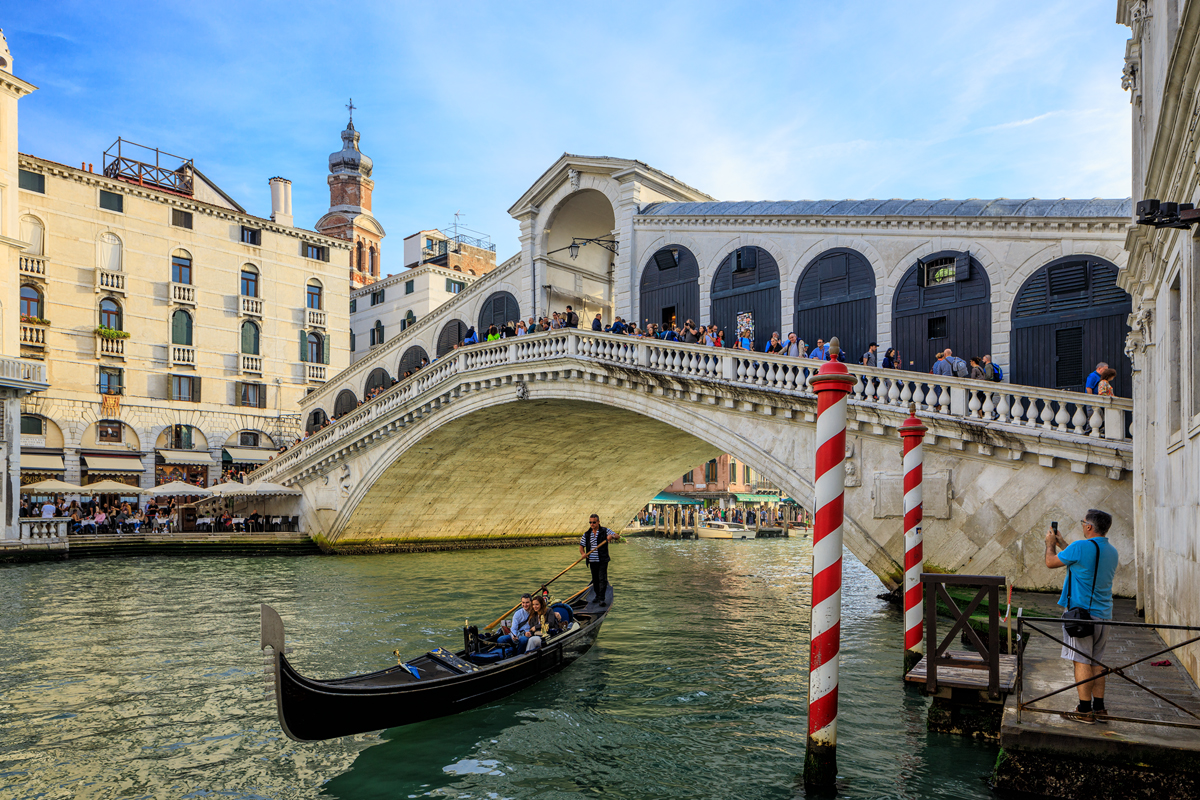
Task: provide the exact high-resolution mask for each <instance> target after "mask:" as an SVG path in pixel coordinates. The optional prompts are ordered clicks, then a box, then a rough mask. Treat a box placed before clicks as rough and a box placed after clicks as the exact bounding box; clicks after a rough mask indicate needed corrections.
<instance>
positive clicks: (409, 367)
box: [396, 344, 429, 375]
mask: <svg viewBox="0 0 1200 800" xmlns="http://www.w3.org/2000/svg"><path fill="white" fill-rule="evenodd" d="M427 363H429V354H428V353H426V352H425V348H424V347H421V346H420V345H419V344H414V345H413V346H412V347H410V348H408V349H407V350H405V351H404V355H402V356H401V357H400V366H398V367H396V374H397V375H404V374H405V373H407V372H415V371H417V370H418V369H420V368H421V366H422V364H427Z"/></svg>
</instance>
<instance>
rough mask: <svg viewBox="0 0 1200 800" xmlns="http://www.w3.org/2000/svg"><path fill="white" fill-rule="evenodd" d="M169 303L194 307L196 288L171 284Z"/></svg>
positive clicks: (184, 284)
mask: <svg viewBox="0 0 1200 800" xmlns="http://www.w3.org/2000/svg"><path fill="white" fill-rule="evenodd" d="M171 302H172V303H181V304H183V305H188V306H194V305H196V287H195V286H192V285H191V284H189V283H175V282H172V283H171Z"/></svg>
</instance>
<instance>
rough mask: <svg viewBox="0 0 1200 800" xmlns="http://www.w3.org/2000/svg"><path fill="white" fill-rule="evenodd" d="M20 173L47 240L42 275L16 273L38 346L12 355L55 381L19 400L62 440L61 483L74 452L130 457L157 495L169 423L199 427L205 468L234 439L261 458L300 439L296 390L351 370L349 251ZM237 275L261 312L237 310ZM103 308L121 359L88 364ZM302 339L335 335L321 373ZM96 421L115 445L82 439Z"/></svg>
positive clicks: (339, 244) (184, 201) (73, 175)
mask: <svg viewBox="0 0 1200 800" xmlns="http://www.w3.org/2000/svg"><path fill="white" fill-rule="evenodd" d="M21 168H22V169H24V170H28V171H30V172H35V173H38V174H41V175H44V176H45V189H46V191H45V193H44V194H42V193H38V192H33V191H24V190H23V191H21V192H20V197H19V206H20V214H21V215H22V216H31V217H34V218H36V219H37V220H38V221H39V222H40V224H41V225H42V227H43V228H44V231H45V233H44V238H43V241H44V248H43V253H44V255H43V257H42V261H43V262H44V270H45V272H44V276H40V277H39V276H34V275H30V274H23V275H22V283H25V284H29V285H36V286H37V287H38V288H39V289H40V290H41V292H42V293H43V311H42V317H43V318H45V319H46V320H48V321H49V325H46V326H37V327H39V328H40V330H41V332H42V334H43V335H44V346H43V347H27V348H23V353H22V354H23V355H24V356H26V357H30V358H42V359H44V360H45V363H46V365H47V367H48V371H49V379H50V382H51V388H50V390H49V391H47V392H46V393H45V394H44V395H41V396H38V397H36V398H30V399H27V400H26V402H25V406H24V410H25V412H26V413H33V414H36V415H39V416H42V417H44V418H45V419H48V420H49V421H51V422H52V423H54V425H55V427H56V428H58V429H59V430H61V432H62V435H63V438H64V444H63V450H64V456H65V465H66V476H65V477H66V480H68V481H73V480H78V478H79V476H80V474H79V471H80V463H79V450H80V449H81V448H83V449H92V448H93V447H94V448H95V449H96V450H109V451H116V452H124V453H134V454H138V455H140V456H141V457H142V460H143V463H144V465H145V471H144V473H143V474H142V476H141V484H142V485H143V486H151V485H153V465H154V446H155V443H156V442H157V441H158V439H159V437H160V435H161V434H162V432H163V430H164V429H166V428H168V427H169V426H171V425H174V424H187V425H192V426H195V427H196V428H198V429H199V430H200V432H201V433H202V434H203V438H204V439H205V440H206V442H207V445H208V449H209V450H210V452H211V453H212V454H213V455H214V457H215V459H216V461H215V462H214V464H219V463H220V461H219V459H220V456H221V448H222V446H223V445H225V443H226V440H227V439H229V438H230V437H235V439H236V434H237V432H238V431H239V430H243V429H246V430H254V431H259V432H262V433H264V434H268V435H269V436H270V437H271V438H270V439H264V440H263V441H262V445H263V446H264V447H270V446H272V444H274V445H278V444H279V443H281V442H282V440H284V439H287V438H288V437H289V436H292V435H294V434H295V432H296V430H298V428H299V425H298V419H297V414H298V405H299V401H300V399H301V398H302V397H303V396H304V395H305V394H306V392H308V391H309V390H310V389H311V388H313V387H315V386H318V385H319V384H320V383H321V382H323V381H324V379H325V377H326V376H328V375H332V374H334V373H336V372H338V371H340V370H341V369H343V368H344V367H346V366H347V365H348V364H349V353H348V343H347V342H346V339H345V336H344V335H339V334H341V332H343V331H345V330H346V328H347V326H348V324H349V315H348V312H347V308H348V285H347V281H346V273H345V267H344V263H345V258H346V248H348V247H349V245H348V244H347V243H346V242H343V241H341V240H339V239H334V238H330V237H326V236H322V235H319V234H315V233H312V232H309V231H304V230H301V229H298V228H289V227H283V226H280V225H276V224H274V223H272V222H270V221H268V220H264V219H260V218H257V217H251V216H249V215H246V214H240V213H237V212H235V211H231V210H228V209H224V208H218V207H215V206H210V205H206V204H203V203H198V202H195V201H193V200H192V199H191V198H186V197H182V196H178V195H174V194H169V193H167V192H163V191H158V190H155V189H152V188H142V187H137V186H134V185H130V184H127V183H124V182H120V181H115V180H110V179H108V178H105V177H102V176H101V175H99V174H93V173H88V172H83V171H81V170H78V169H74V168H69V167H65V166H62V165H59V164H55V163H53V162H50V161H46V160H43V159H39V158H35V157H32V156H22V157H21ZM101 190H105V191H109V192H115V193H118V194H120V195H121V196H122V197H123V198H124V201H123V202H124V211H123V213H117V212H113V211H108V210H105V209H102V208H100V207H99V202H98V201H99V193H100V191H101ZM173 210H183V211H187V212H189V213H191V215H192V225H193V227H192V229H190V230H189V229H187V228H183V227H176V226H174V225H172V224H171V220H172V211H173ZM242 226H247V227H251V228H255V229H258V230H260V231H261V245H259V246H255V245H249V244H243V243H242V242H241V231H242ZM104 234H115V235H116V236H117V237H118V238H119V240H120V242H121V264H120V273H121V275H122V276H123V279H124V282H125V285H124V291H123V292H118V291H110V290H109V289H100V288H97V265H98V258H99V256H98V241H99V240H100V238H101V236H102V235H104ZM310 243H311V244H315V245H318V246H320V247H323V248H326V249H327V251H328V256H329V257H328V260H321V259H312V258H307V257H305V255H302V247H303V246H304V245H307V244H310ZM178 250H183V251H186V252H187V253H189V254H190V255H191V258H192V276H191V288H192V289H193V290H194V301H192V302H182V301H181V300H180V299H179V298H180V295H178V293H177V292H176V291H175V290H174V289H173V287H172V284H171V278H172V272H171V258H172V254H173V253H175V252H176V251H178ZM246 265H250V266H251V268H253V269H254V270H255V271H257V273H258V276H259V280H258V284H259V289H258V300H260V301H261V303H259V304H257V305H258V306H259V307H260V311H259V313H254V314H251V313H246V312H245V311H244V307H243V302H242V300H243V298H242V297H241V296H240V290H241V286H240V278H241V272H242V270H243V268H245V266H246ZM311 282H315V283H317V284H319V285H320V286H321V287H322V291H323V308H322V309H321V310H320V312H319V313H317V314H310V313H309V311H308V309H306V286H307V285H308V284H309V283H311ZM104 298H112V299H114V300H115V301H116V302H118V304H119V305H120V307H121V309H122V313H123V330H125V331H127V332H129V334H130V335H129V338H127V339H124V340H121V341H122V343H123V345H124V355H123V357H121V356H110V355H100V354H98V349H99V343H100V341H99V340H98V338H97V336H96V334H95V333H94V331H95V328H96V327H97V325H98V324H99V304H100V302H101V301H102V299H104ZM177 310H184V311H186V312H188V313H189V314H191V315H192V321H193V327H192V348H191V350H192V351H193V352H194V363H181V362H185V361H187V360H188V359H187V355H188V354H186V352H181V351H180V350H179V349H178V348H176V347H174V346H172V344H171V342H172V338H171V320H172V315H173V314H174V313H175V312H176V311H177ZM314 317H315V319H314ZM246 321H252V322H255V323H256V324H258V325H259V328H260V336H259V353H258V356H257V359H255V360H254V361H251V362H246V361H245V360H244V359H243V357H242V356H243V354H242V352H241V350H242V347H241V336H242V333H241V331H242V324H243V323H244V322H246ZM309 330H311V331H316V332H318V333H320V334H322V335H325V334H328V333H332V334H334V335H333V336H332V338H331V339H330V340H329V342H328V345H327V346H328V347H329V359H328V364H327V365H326V364H324V363H321V364H309V363H306V362H304V361H301V347H300V336H301V335H302V332H303V331H309ZM181 356H184V358H181ZM101 367H109V368H117V369H122V370H124V381H123V383H124V395H123V396H122V397H121V398H120V400H119V410H118V407H117V406H116V405H110V406H109V407H107V408H105V407H103V406H102V397H101V395H100V393H99V388H98V386H99V372H100V369H101ZM172 375H186V376H193V377H198V378H199V379H200V402H187V401H177V400H172V399H170V398H171V394H170V376H172ZM239 381H244V382H252V383H259V384H261V385H263V386H264V387H265V392H266V401H265V406H266V407H265V408H257V407H256V408H245V407H240V406H238V405H237V401H238V398H237V394H236V384H237V383H238V382H239ZM109 402H110V403H112V400H110V401H109ZM100 419H114V420H120V421H121V422H123V423H124V424H125V425H126V426H127V428H126V431H127V432H126V435H125V436H123V439H124V441H122V442H121V443H120V444H95V443H94V434H92V433H90V431H91V430H94V423H95V422H96V421H97V420H100ZM30 444H31V446H39V443H37V442H31V443H30ZM234 444H235V445H236V441H235V442H234ZM40 446H45V443H40ZM215 469H216V467H215V466H214V471H215Z"/></svg>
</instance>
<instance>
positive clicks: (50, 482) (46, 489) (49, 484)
mask: <svg viewBox="0 0 1200 800" xmlns="http://www.w3.org/2000/svg"><path fill="white" fill-rule="evenodd" d="M85 491H86V490H85V489H84V488H83V487H82V486H76V485H75V484H73V483H67V482H66V481H60V480H59V479H58V478H48V479H46V480H44V481H38V482H37V483H27V484H25V485H24V486H22V487H21V493H22V494H83V493H84V492H85Z"/></svg>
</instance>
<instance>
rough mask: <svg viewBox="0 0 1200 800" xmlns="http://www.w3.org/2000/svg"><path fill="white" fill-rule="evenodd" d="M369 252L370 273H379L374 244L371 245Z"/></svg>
mask: <svg viewBox="0 0 1200 800" xmlns="http://www.w3.org/2000/svg"><path fill="white" fill-rule="evenodd" d="M370 254H371V274H372V275H378V274H379V260H378V259H377V258H376V257H375V245H371V250H370Z"/></svg>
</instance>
